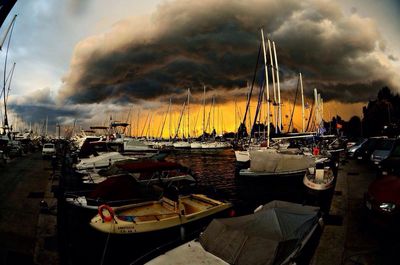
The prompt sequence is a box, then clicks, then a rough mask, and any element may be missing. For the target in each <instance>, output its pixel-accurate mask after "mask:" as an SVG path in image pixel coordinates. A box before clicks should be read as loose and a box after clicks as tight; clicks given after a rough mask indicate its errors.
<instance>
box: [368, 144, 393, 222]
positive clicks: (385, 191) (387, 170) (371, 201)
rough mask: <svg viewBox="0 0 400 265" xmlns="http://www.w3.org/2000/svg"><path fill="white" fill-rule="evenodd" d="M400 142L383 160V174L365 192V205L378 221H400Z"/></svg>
mask: <svg viewBox="0 0 400 265" xmlns="http://www.w3.org/2000/svg"><path fill="white" fill-rule="evenodd" d="M399 162H400V142H399V141H396V142H395V144H394V147H393V149H392V151H391V153H390V155H389V156H388V157H387V158H386V159H384V160H382V162H381V175H380V176H379V177H378V178H377V179H376V180H374V181H373V182H372V183H371V184H370V186H369V188H368V192H367V193H366V194H365V206H366V208H367V209H368V211H369V213H370V217H371V218H372V220H374V221H378V223H380V224H383V225H387V224H396V223H398V222H399V221H400V163H399Z"/></svg>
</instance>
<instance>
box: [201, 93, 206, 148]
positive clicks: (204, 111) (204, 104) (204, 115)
mask: <svg viewBox="0 0 400 265" xmlns="http://www.w3.org/2000/svg"><path fill="white" fill-rule="evenodd" d="M205 120H206V86H205V85H204V86H203V133H202V136H201V138H202V139H201V140H202V141H203V142H204V133H205V131H206V128H205V127H204V126H205V124H204V123H205Z"/></svg>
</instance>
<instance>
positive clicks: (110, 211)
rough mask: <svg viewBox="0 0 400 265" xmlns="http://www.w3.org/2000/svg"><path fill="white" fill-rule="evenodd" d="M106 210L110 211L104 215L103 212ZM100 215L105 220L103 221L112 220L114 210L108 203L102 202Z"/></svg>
mask: <svg viewBox="0 0 400 265" xmlns="http://www.w3.org/2000/svg"><path fill="white" fill-rule="evenodd" d="M104 210H107V211H108V215H107V216H106V215H104V213H103V211H104ZM99 215H100V217H101V220H103V222H110V221H111V220H112V219H113V218H114V210H113V209H112V208H111V207H110V206H108V205H107V204H102V205H100V206H99Z"/></svg>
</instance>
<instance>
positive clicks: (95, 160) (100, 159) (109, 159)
mask: <svg viewBox="0 0 400 265" xmlns="http://www.w3.org/2000/svg"><path fill="white" fill-rule="evenodd" d="M126 159H130V160H137V158H136V157H129V156H124V155H122V154H120V153H119V152H108V153H101V154H98V155H97V156H90V157H89V158H82V159H81V160H80V161H79V162H78V163H77V164H76V169H77V170H85V169H92V168H102V167H108V166H111V165H112V164H113V163H115V162H116V161H121V160H126Z"/></svg>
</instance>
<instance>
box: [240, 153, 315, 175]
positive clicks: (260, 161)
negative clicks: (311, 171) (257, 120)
mask: <svg viewBox="0 0 400 265" xmlns="http://www.w3.org/2000/svg"><path fill="white" fill-rule="evenodd" d="M249 153H250V168H248V169H242V170H240V172H239V174H240V175H241V176H275V175H293V174H295V175H297V174H299V173H303V172H306V170H307V169H308V168H310V167H314V166H315V163H316V158H315V157H313V156H311V155H305V154H303V153H301V152H300V150H299V149H293V150H291V149H284V150H278V149H272V148H268V149H259V150H250V151H249Z"/></svg>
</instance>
